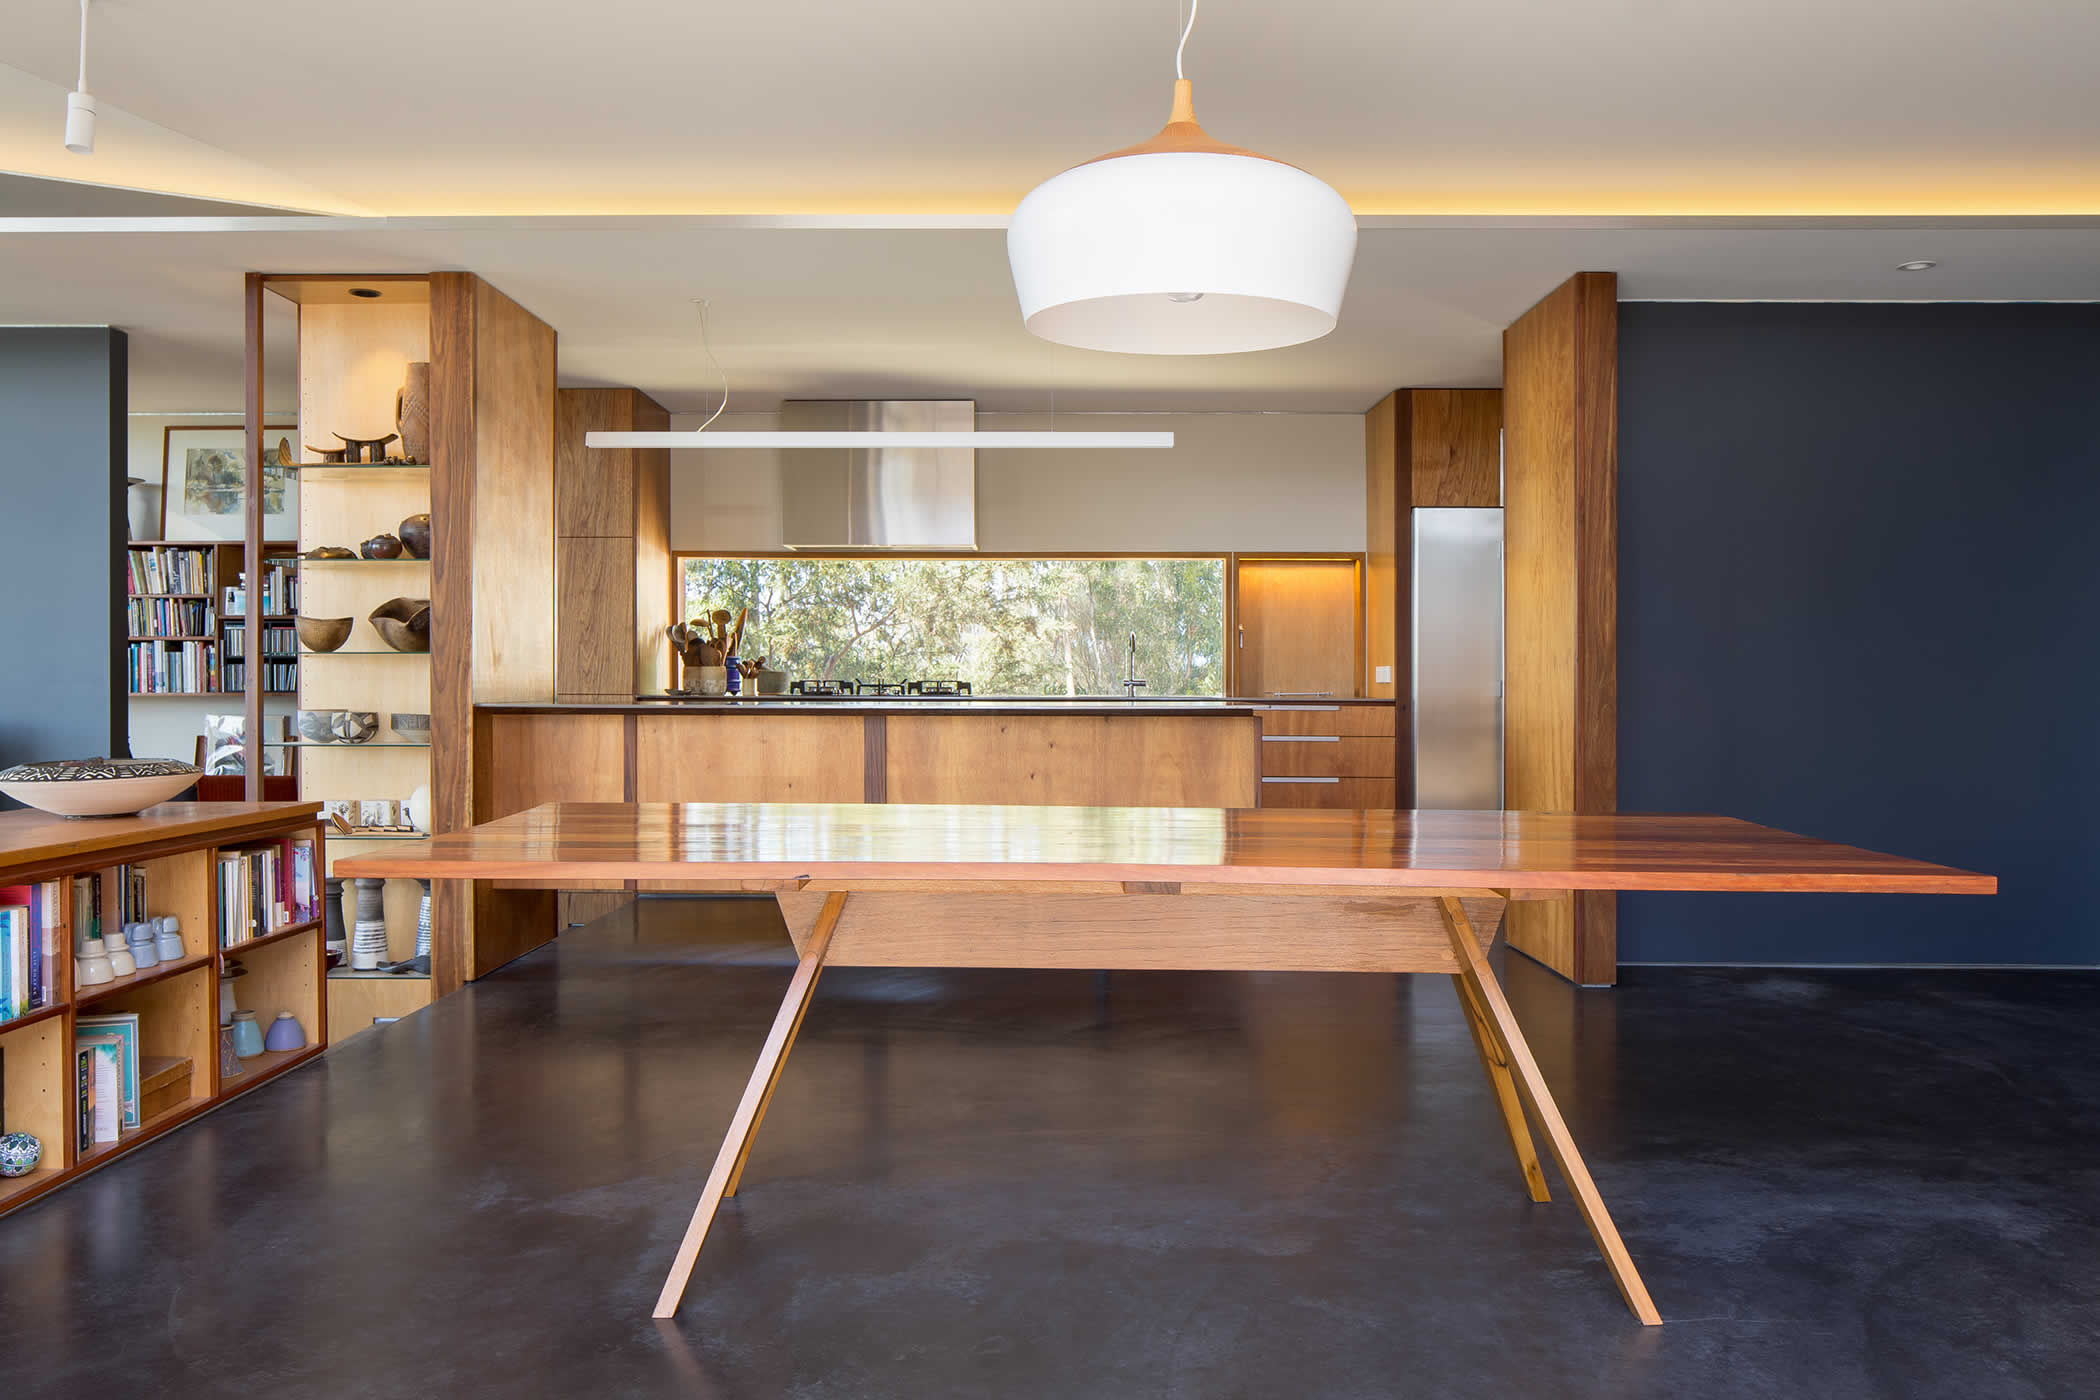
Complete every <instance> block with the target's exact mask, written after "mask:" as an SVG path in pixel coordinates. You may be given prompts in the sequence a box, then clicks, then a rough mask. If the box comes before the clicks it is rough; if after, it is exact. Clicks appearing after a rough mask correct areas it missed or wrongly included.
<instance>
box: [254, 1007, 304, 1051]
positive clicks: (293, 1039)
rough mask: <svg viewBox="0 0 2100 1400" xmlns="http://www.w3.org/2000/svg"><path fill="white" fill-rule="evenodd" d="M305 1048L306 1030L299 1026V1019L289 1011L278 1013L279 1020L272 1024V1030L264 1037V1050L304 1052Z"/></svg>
mask: <svg viewBox="0 0 2100 1400" xmlns="http://www.w3.org/2000/svg"><path fill="white" fill-rule="evenodd" d="M305 1048H306V1030H305V1028H304V1027H302V1026H301V1025H300V1024H299V1018H298V1017H296V1016H294V1015H292V1013H291V1012H289V1011H280V1012H278V1013H277V1019H276V1020H274V1021H272V1022H270V1029H269V1031H268V1033H267V1034H265V1035H264V1036H263V1049H265V1050H304V1049H305Z"/></svg>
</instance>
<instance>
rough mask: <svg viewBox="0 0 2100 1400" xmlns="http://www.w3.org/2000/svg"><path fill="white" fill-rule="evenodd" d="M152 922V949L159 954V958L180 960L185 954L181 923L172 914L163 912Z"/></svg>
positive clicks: (172, 960) (165, 960)
mask: <svg viewBox="0 0 2100 1400" xmlns="http://www.w3.org/2000/svg"><path fill="white" fill-rule="evenodd" d="M152 923H153V950H154V951H155V952H157V953H159V954H160V960H161V961H162V962H181V961H182V960H183V958H184V957H185V956H186V951H185V949H184V948H183V946H182V924H181V923H180V922H179V921H178V920H177V919H176V918H175V916H174V915H173V914H163V915H161V916H160V917H159V918H157V919H155V920H153V921H152Z"/></svg>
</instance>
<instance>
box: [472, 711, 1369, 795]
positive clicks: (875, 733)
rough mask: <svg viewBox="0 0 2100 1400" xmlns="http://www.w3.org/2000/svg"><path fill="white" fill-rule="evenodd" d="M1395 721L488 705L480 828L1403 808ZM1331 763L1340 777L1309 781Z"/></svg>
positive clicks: (1328, 715) (480, 720) (1358, 716)
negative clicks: (964, 808)
mask: <svg viewBox="0 0 2100 1400" xmlns="http://www.w3.org/2000/svg"><path fill="white" fill-rule="evenodd" d="M1393 725H1394V709H1393V706H1392V704H1391V702H1389V701H1375V700H1374V701H1352V700H1328V699H1320V700H1307V701H1298V700H1280V699H1263V700H1238V699H1207V698H1189V699H1153V700H1137V701H1130V700H1123V699H1119V698H1115V697H1104V696H1091V697H1085V696H1082V697H1077V698H1065V697H1059V696H1051V697H1035V696H978V697H975V698H968V699H938V700H936V699H904V700H892V699H873V698H868V697H855V698H846V699H828V700H801V699H794V698H790V697H786V696H766V697H761V698H745V699H735V700H700V699H691V698H667V699H644V700H636V701H631V702H628V703H624V704H620V703H508V704H489V705H481V706H477V707H476V710H475V722H474V736H475V737H474V744H475V765H474V767H475V772H476V774H477V775H480V778H481V781H479V782H477V784H476V791H475V801H474V819H475V820H476V821H491V820H494V819H495V818H497V817H501V816H507V815H508V814H510V813H512V812H521V811H524V810H525V809H526V808H528V807H536V806H538V805H539V804H541V803H543V802H961V803H1006V804H1029V805H1045V806H1074V807H1254V806H1259V805H1264V799H1267V802H1266V805H1279V804H1278V802H1277V800H1276V799H1277V798H1278V797H1280V796H1285V795H1286V794H1288V795H1289V796H1298V795H1301V794H1315V795H1319V796H1327V797H1346V798H1348V799H1349V800H1348V801H1346V802H1344V803H1342V804H1340V805H1346V806H1361V807H1391V806H1392V805H1394V799H1393V796H1392V789H1393V781H1392V767H1391V762H1392V759H1391V754H1392V748H1393V745H1394V742H1395V741H1394V738H1393V732H1394V730H1393ZM1322 766H1324V767H1325V768H1328V769H1335V770H1336V771H1320V772H1312V771H1300V770H1310V769H1316V768H1321V767H1322ZM1286 769H1288V770H1291V771H1289V772H1283V771H1282V770H1286ZM1343 769H1346V770H1348V771H1349V773H1352V774H1353V773H1356V772H1358V771H1363V772H1366V773H1368V776H1367V777H1361V778H1359V777H1354V776H1342V775H1340V770H1343ZM1278 777H1281V778H1282V779H1283V781H1281V782H1278V781H1277V779H1278ZM1294 805H1302V804H1294Z"/></svg>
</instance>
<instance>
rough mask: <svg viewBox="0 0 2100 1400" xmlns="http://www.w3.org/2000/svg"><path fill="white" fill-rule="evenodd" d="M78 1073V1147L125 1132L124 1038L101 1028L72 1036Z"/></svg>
mask: <svg viewBox="0 0 2100 1400" xmlns="http://www.w3.org/2000/svg"><path fill="white" fill-rule="evenodd" d="M73 1054H74V1060H75V1063H76V1064H77V1066H78V1067H79V1074H80V1086H79V1087H80V1150H81V1151H83V1152H86V1151H89V1150H91V1149H92V1148H93V1147H94V1146H95V1145H96V1144H97V1143H104V1142H115V1141H116V1140H117V1139H118V1138H120V1137H122V1136H123V1135H124V1070H123V1056H124V1038H123V1037H122V1036H120V1035H115V1034H112V1033H110V1032H107V1031H104V1032H100V1033H97V1034H95V1035H78V1034H76V1035H75V1036H74V1037H73Z"/></svg>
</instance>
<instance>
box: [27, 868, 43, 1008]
mask: <svg viewBox="0 0 2100 1400" xmlns="http://www.w3.org/2000/svg"><path fill="white" fill-rule="evenodd" d="M25 923H26V924H27V927H25V928H24V929H23V930H22V941H23V942H24V943H25V944H27V945H28V951H29V977H28V987H29V1005H28V1007H27V1009H28V1010H30V1011H36V1010H38V1009H40V1008H41V1007H42V1006H43V1004H44V1000H45V998H44V887H43V886H42V885H31V886H30V887H29V917H28V918H27V919H26V920H25Z"/></svg>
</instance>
